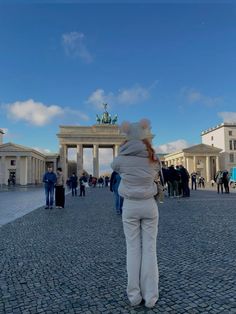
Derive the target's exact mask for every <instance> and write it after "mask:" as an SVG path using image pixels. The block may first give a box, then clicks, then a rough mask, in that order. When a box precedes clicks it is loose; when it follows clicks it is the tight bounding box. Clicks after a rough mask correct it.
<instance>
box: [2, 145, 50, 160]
mask: <svg viewBox="0 0 236 314" xmlns="http://www.w3.org/2000/svg"><path fill="white" fill-rule="evenodd" d="M0 152H9V153H12V152H24V153H28V152H34V153H36V154H38V155H41V156H44V157H45V154H43V153H41V152H39V151H37V150H36V149H33V148H31V147H27V146H23V145H19V144H15V143H11V142H9V143H4V144H2V145H0Z"/></svg>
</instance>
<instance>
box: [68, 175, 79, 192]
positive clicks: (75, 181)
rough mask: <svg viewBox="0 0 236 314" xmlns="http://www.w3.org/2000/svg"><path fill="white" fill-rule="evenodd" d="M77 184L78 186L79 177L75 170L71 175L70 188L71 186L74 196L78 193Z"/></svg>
mask: <svg viewBox="0 0 236 314" xmlns="http://www.w3.org/2000/svg"><path fill="white" fill-rule="evenodd" d="M77 186H78V177H77V175H76V174H75V172H73V173H72V175H71V177H70V188H71V194H72V196H76V195H77Z"/></svg>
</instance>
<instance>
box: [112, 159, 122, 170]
mask: <svg viewBox="0 0 236 314" xmlns="http://www.w3.org/2000/svg"><path fill="white" fill-rule="evenodd" d="M111 168H112V169H113V170H114V171H116V172H118V173H119V172H120V171H119V170H120V163H119V157H116V158H115V159H114V160H113V162H112V163H111Z"/></svg>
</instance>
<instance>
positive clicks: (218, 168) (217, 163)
mask: <svg viewBox="0 0 236 314" xmlns="http://www.w3.org/2000/svg"><path fill="white" fill-rule="evenodd" d="M219 170H220V158H219V156H216V172H217V171H219Z"/></svg>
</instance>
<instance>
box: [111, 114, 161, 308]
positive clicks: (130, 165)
mask: <svg viewBox="0 0 236 314" xmlns="http://www.w3.org/2000/svg"><path fill="white" fill-rule="evenodd" d="M121 132H122V133H124V134H125V136H126V141H125V142H124V143H123V144H122V145H121V147H120V151H119V155H118V156H117V157H116V158H115V159H114V161H113V163H112V164H111V167H112V168H113V170H114V171H117V172H118V173H119V174H120V176H121V182H120V186H119V194H120V195H121V196H122V197H124V204H123V215H122V220H123V228H124V233H125V238H126V246H127V273H128V285H127V295H128V299H129V301H130V303H131V306H136V305H139V304H140V303H141V302H142V300H144V301H145V306H146V307H148V308H153V307H154V306H155V304H156V302H157V300H158V297H159V290H158V281H159V273H158V265H157V255H156V239H157V230H158V208H157V203H156V201H155V199H154V195H155V194H156V193H157V187H156V184H155V183H154V178H155V176H156V173H157V171H158V170H159V169H158V162H157V159H156V157H155V151H154V149H153V148H152V146H151V132H150V122H149V121H148V120H145V119H143V120H141V121H140V122H138V123H128V122H124V123H123V124H122V125H121Z"/></svg>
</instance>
